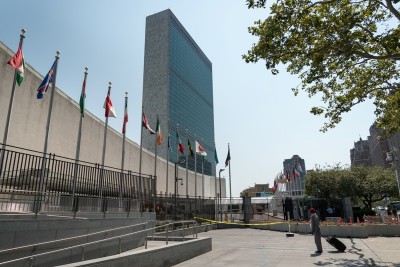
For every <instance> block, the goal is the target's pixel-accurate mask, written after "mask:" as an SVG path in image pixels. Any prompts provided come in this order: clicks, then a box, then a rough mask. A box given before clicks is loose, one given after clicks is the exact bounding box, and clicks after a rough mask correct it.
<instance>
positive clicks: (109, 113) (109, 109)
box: [104, 87, 117, 118]
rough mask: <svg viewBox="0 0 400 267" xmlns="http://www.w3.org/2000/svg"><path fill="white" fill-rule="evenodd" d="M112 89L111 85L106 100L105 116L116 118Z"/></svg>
mask: <svg viewBox="0 0 400 267" xmlns="http://www.w3.org/2000/svg"><path fill="white" fill-rule="evenodd" d="M110 89H111V88H110V87H109V88H108V93H107V97H106V100H105V101H104V109H105V110H106V112H105V116H106V117H107V118H109V117H114V118H116V117H117V114H116V113H115V109H114V106H113V104H112V101H111V96H110Z"/></svg>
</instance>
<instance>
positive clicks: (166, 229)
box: [165, 224, 169, 245]
mask: <svg viewBox="0 0 400 267" xmlns="http://www.w3.org/2000/svg"><path fill="white" fill-rule="evenodd" d="M168 227H169V224H167V226H166V227H165V236H166V245H168Z"/></svg>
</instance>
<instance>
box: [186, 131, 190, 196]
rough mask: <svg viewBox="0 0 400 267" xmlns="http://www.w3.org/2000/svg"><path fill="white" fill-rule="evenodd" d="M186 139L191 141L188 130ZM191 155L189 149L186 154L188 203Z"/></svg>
mask: <svg viewBox="0 0 400 267" xmlns="http://www.w3.org/2000/svg"><path fill="white" fill-rule="evenodd" d="M186 139H187V140H189V130H188V129H186ZM187 144H188V145H189V141H187ZM189 154H190V148H188V154H186V201H187V200H188V197H189Z"/></svg>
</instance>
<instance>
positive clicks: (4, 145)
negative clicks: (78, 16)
mask: <svg viewBox="0 0 400 267" xmlns="http://www.w3.org/2000/svg"><path fill="white" fill-rule="evenodd" d="M25 32H26V31H25V29H22V30H21V35H20V39H19V46H18V49H19V48H20V47H21V49H22V44H23V42H24V38H25V35H24V34H25ZM22 64H23V63H22ZM16 83H17V70H15V71H14V80H13V84H12V89H11V97H10V103H9V106H8V113H7V120H6V126H5V129H4V137H3V151H2V153H1V161H0V164H1V166H2V163H3V154H4V149H5V148H6V145H7V138H8V128H9V126H10V119H11V113H12V106H13V102H14V95H15V84H16Z"/></svg>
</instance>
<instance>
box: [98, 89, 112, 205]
mask: <svg viewBox="0 0 400 267" xmlns="http://www.w3.org/2000/svg"><path fill="white" fill-rule="evenodd" d="M108 94H110V95H111V82H109V83H108V92H107V95H108ZM106 109H107V107H106ZM107 128H108V115H107V116H106V122H105V124H104V140H103V155H102V157H101V173H100V188H99V189H100V192H99V198H102V197H103V182H104V162H105V158H106V147H107Z"/></svg>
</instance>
